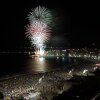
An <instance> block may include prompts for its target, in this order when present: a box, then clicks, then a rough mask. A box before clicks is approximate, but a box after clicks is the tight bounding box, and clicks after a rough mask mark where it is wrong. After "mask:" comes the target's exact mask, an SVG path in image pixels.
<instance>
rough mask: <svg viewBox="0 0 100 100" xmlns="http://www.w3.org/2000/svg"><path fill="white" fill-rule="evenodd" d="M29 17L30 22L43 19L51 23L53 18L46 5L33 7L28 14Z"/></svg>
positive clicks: (44, 21)
mask: <svg viewBox="0 0 100 100" xmlns="http://www.w3.org/2000/svg"><path fill="white" fill-rule="evenodd" d="M28 19H29V21H30V23H33V22H34V21H42V22H43V23H46V24H50V23H51V20H52V15H51V12H50V11H49V10H48V9H47V8H45V7H41V6H39V7H36V8H35V9H32V11H31V12H30V14H29V15H28Z"/></svg>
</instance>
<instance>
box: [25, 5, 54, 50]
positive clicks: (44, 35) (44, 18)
mask: <svg viewBox="0 0 100 100" xmlns="http://www.w3.org/2000/svg"><path fill="white" fill-rule="evenodd" d="M28 19H29V25H27V28H26V36H27V37H28V38H29V39H30V41H31V44H32V45H35V46H36V47H37V48H38V50H42V49H43V45H44V43H45V42H46V41H47V40H48V39H49V37H50V33H51V32H50V30H51V29H50V27H49V26H50V23H51V19H52V16H51V13H50V11H49V10H48V9H46V8H45V7H40V6H39V7H36V8H35V9H33V10H32V12H30V14H29V15H28Z"/></svg>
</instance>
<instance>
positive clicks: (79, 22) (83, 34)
mask: <svg viewBox="0 0 100 100" xmlns="http://www.w3.org/2000/svg"><path fill="white" fill-rule="evenodd" d="M0 4H1V9H0V10H1V14H0V15H1V19H0V24H1V31H0V49H10V48H23V47H27V46H29V41H28V39H27V38H26V37H25V30H26V29H25V26H26V25H27V24H28V19H27V18H26V17H27V14H29V12H30V11H31V9H32V8H35V7H37V6H38V5H40V6H45V7H46V8H48V9H49V10H51V11H52V14H53V17H54V18H53V25H52V26H53V28H52V36H51V38H50V40H49V41H48V43H47V45H50V46H66V47H77V48H81V47H93V48H94V47H97V48H100V45H99V43H100V39H99V34H100V6H99V3H98V2H65V1H63V0H26V1H25V0H24V1H21V0H13V1H10V2H9V1H7V0H3V2H1V3H0Z"/></svg>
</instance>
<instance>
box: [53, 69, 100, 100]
mask: <svg viewBox="0 0 100 100" xmlns="http://www.w3.org/2000/svg"><path fill="white" fill-rule="evenodd" d="M69 82H72V83H73V85H72V87H71V88H70V89H69V90H68V91H65V92H64V93H63V94H61V95H59V96H55V97H54V98H53V100H100V70H97V71H96V72H95V76H87V77H82V76H80V77H79V76H75V77H73V78H72V79H71V80H69Z"/></svg>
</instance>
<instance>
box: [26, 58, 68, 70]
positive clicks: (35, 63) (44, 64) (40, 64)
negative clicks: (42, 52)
mask: <svg viewBox="0 0 100 100" xmlns="http://www.w3.org/2000/svg"><path fill="white" fill-rule="evenodd" d="M69 59H70V58H64V57H62V58H58V57H57V58H49V57H48V58H44V57H33V58H32V59H29V60H28V61H27V66H28V68H29V69H30V71H33V72H46V71H50V70H52V69H55V68H63V67H66V66H67V65H68V64H69V63H70V60H69Z"/></svg>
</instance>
